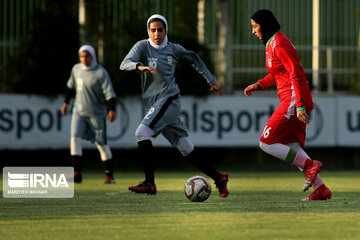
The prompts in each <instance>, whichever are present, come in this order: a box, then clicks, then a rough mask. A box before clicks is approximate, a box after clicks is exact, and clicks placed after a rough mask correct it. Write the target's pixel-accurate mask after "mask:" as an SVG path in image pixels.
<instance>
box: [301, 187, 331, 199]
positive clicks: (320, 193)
mask: <svg viewBox="0 0 360 240" xmlns="http://www.w3.org/2000/svg"><path fill="white" fill-rule="evenodd" d="M331 196H332V193H331V191H330V189H329V188H328V187H326V186H325V184H323V185H321V186H320V187H319V188H318V189H316V190H315V191H314V192H313V193H312V194H310V196H309V197H308V198H305V199H303V200H302V201H315V200H327V199H330V198H331Z"/></svg>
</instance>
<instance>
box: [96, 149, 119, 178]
mask: <svg viewBox="0 0 360 240" xmlns="http://www.w3.org/2000/svg"><path fill="white" fill-rule="evenodd" d="M96 147H97V148H98V150H99V152H100V158H101V161H102V163H103V165H104V168H105V176H106V178H105V181H104V183H105V184H113V183H115V179H114V176H113V175H114V161H113V159H112V153H111V150H110V147H109V145H100V144H99V143H97V142H96Z"/></svg>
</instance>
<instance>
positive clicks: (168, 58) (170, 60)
mask: <svg viewBox="0 0 360 240" xmlns="http://www.w3.org/2000/svg"><path fill="white" fill-rule="evenodd" d="M167 60H168V64H170V65H171V64H172V57H171V56H167Z"/></svg>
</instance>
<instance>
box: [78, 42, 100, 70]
mask: <svg viewBox="0 0 360 240" xmlns="http://www.w3.org/2000/svg"><path fill="white" fill-rule="evenodd" d="M83 51H87V52H88V53H89V54H90V55H91V56H92V62H91V64H90V66H89V67H87V66H85V65H84V64H81V69H83V70H91V69H93V68H94V67H96V66H97V61H96V55H95V49H94V48H93V47H92V46H90V45H82V46H81V48H80V49H79V55H80V53H81V52H83Z"/></svg>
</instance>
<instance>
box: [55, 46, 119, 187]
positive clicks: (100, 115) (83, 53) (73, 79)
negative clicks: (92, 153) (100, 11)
mask: <svg viewBox="0 0 360 240" xmlns="http://www.w3.org/2000/svg"><path fill="white" fill-rule="evenodd" d="M79 58H80V63H78V64H75V65H74V67H73V68H72V70H71V75H70V78H69V80H68V82H67V91H66V97H65V102H64V104H63V106H62V108H61V113H62V114H63V115H66V114H67V110H68V104H69V102H70V98H71V97H72V95H74V94H76V95H75V101H74V108H73V112H72V118H71V139H70V153H71V158H72V161H73V165H74V170H75V173H74V182H78V183H80V182H81V181H82V175H81V170H82V146H81V138H83V139H86V140H89V141H91V142H95V144H96V146H97V148H98V150H99V152H100V157H101V160H102V162H103V163H104V166H105V174H106V178H105V183H115V180H114V177H113V160H112V153H111V150H110V147H109V145H107V142H106V141H107V140H106V122H105V117H106V116H107V118H108V119H109V121H110V122H114V121H115V117H116V114H115V103H116V94H115V92H114V89H113V86H112V83H111V80H110V77H109V74H108V73H107V71H106V70H105V69H104V68H103V67H102V66H100V65H98V64H97V61H96V55H95V50H94V48H93V47H92V46H89V45H84V46H82V47H81V48H80V49H79ZM108 108H109V110H108Z"/></svg>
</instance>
